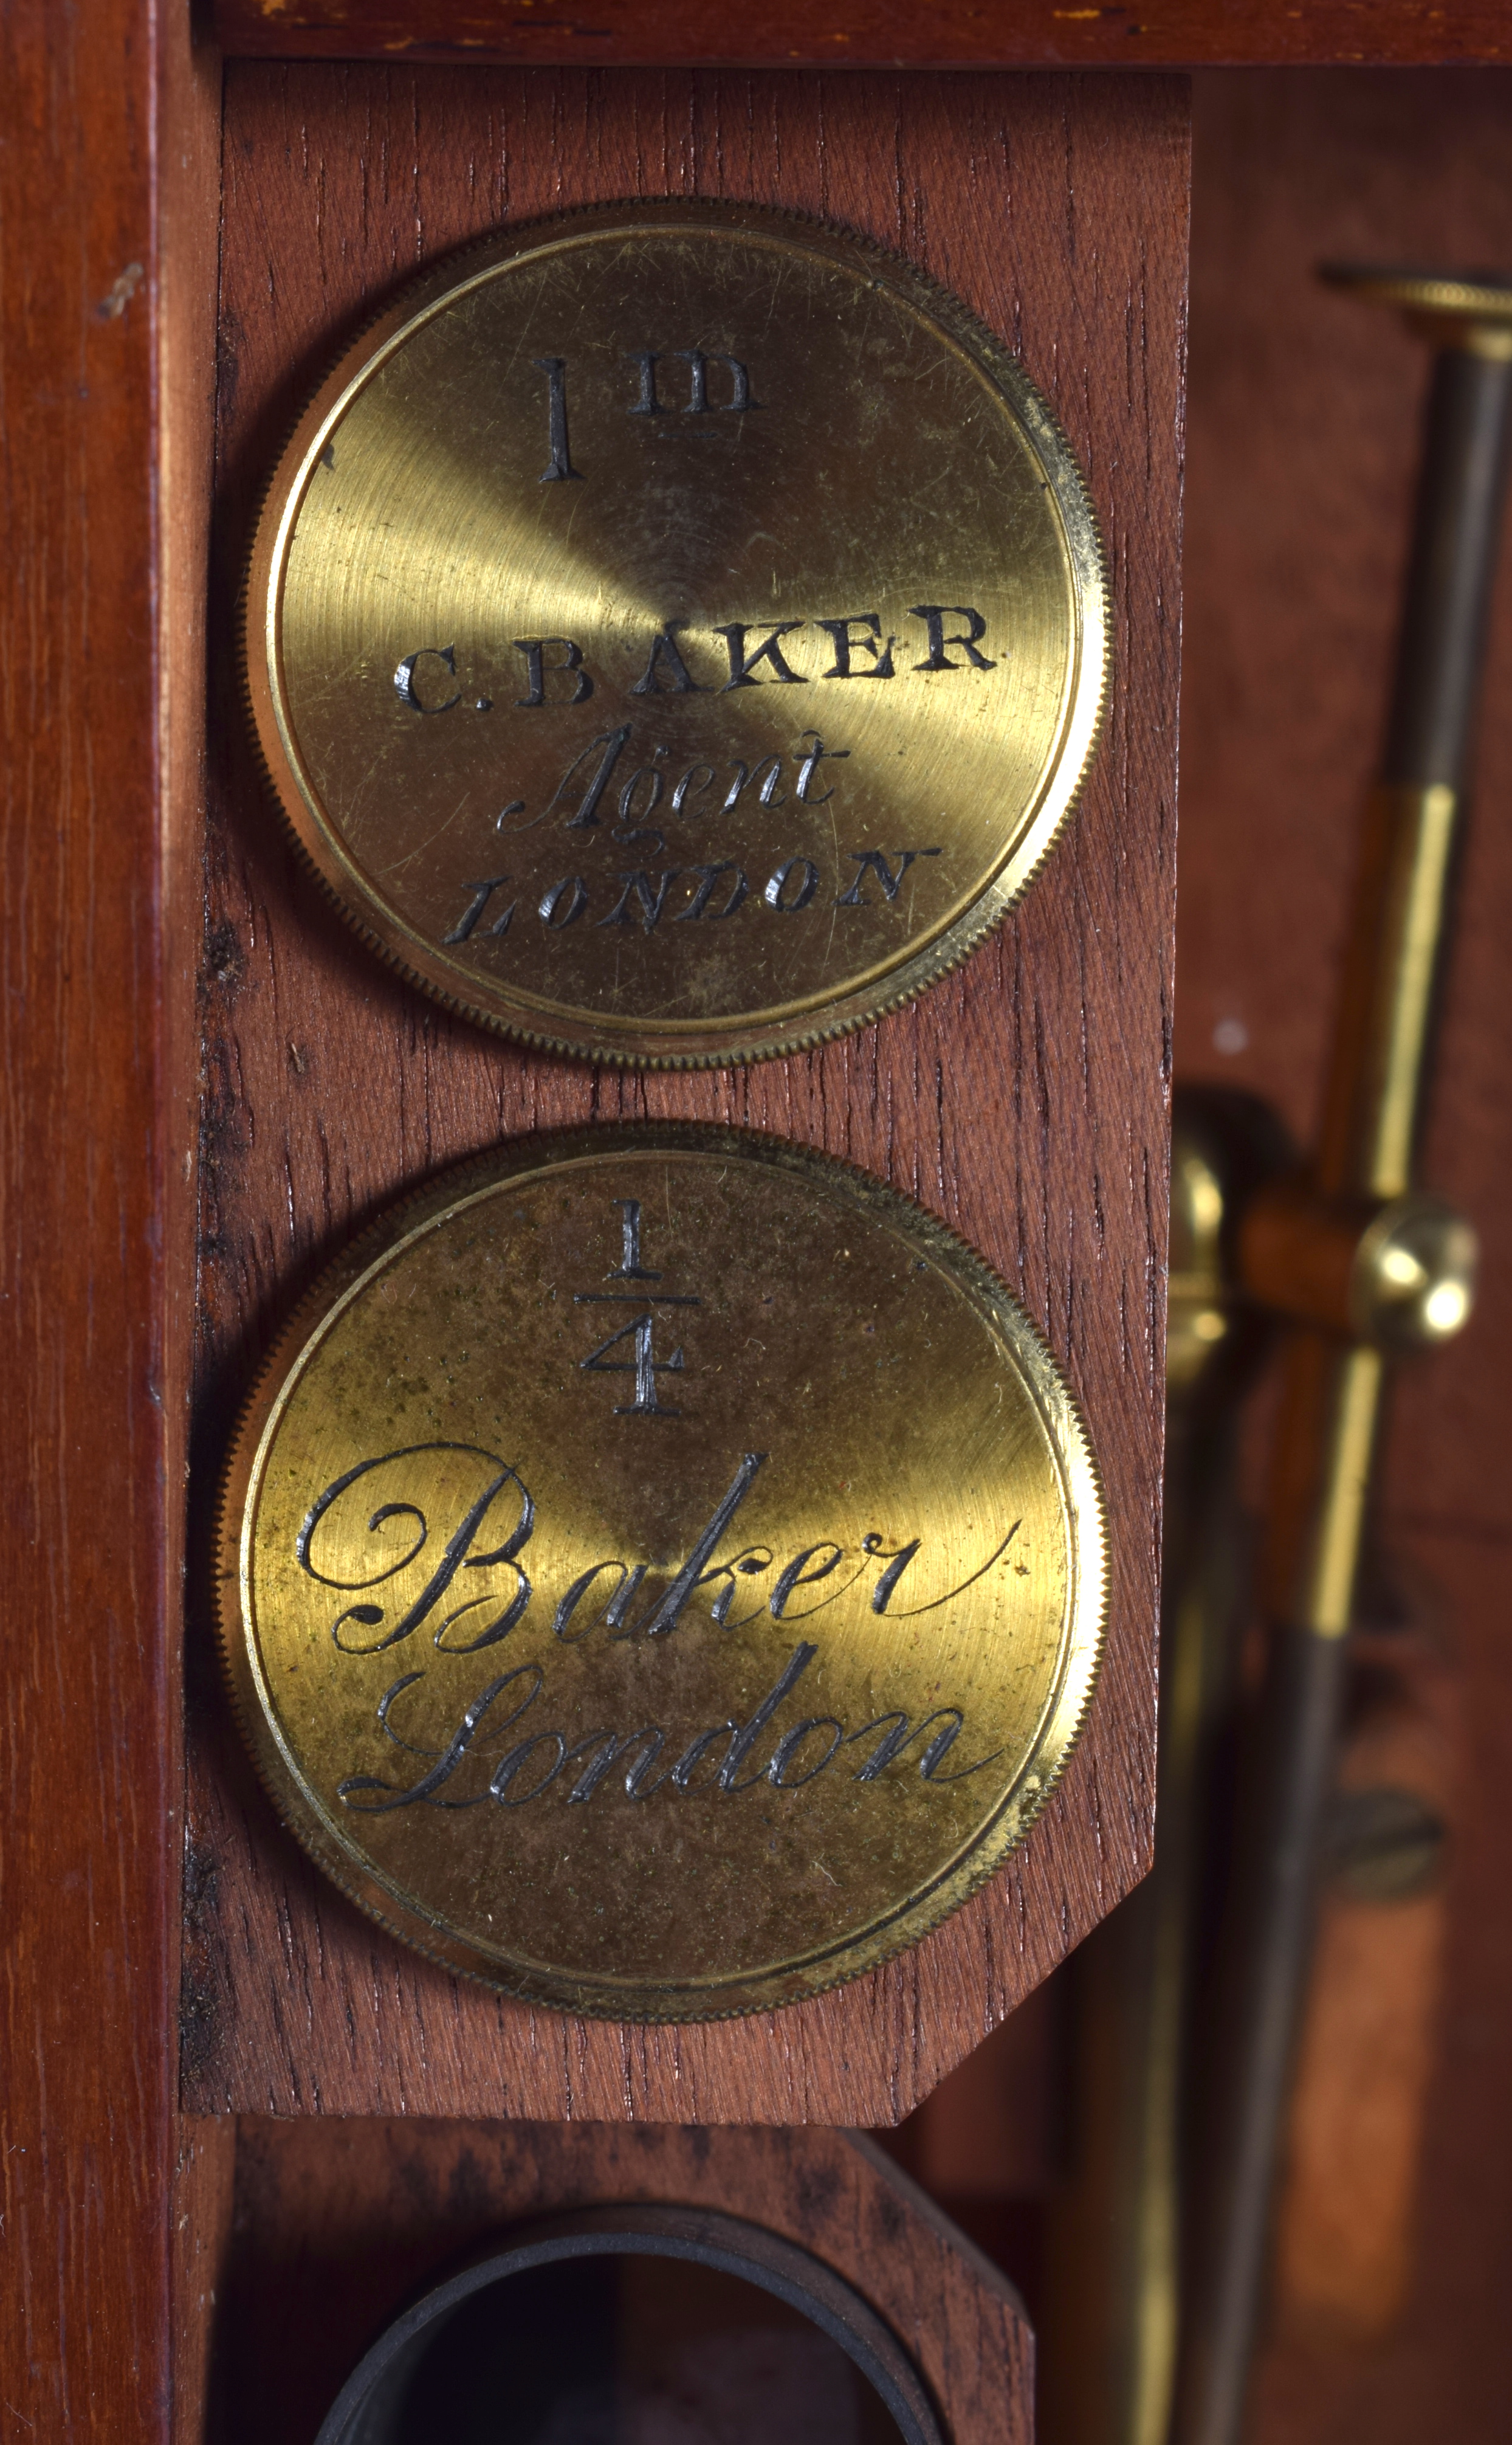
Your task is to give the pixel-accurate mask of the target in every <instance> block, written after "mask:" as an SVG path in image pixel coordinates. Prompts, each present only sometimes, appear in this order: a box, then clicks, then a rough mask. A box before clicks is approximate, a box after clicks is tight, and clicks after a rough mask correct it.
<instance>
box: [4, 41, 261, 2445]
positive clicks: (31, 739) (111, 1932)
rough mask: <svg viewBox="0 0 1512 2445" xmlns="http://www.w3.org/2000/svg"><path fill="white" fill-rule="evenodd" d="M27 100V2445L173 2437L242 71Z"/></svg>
mask: <svg viewBox="0 0 1512 2445" xmlns="http://www.w3.org/2000/svg"><path fill="white" fill-rule="evenodd" d="M0 90H3V92H4V94H5V126H4V135H3V140H0V425H3V431H4V448H3V451H0V634H3V636H4V641H5V644H4V667H3V676H0V732H3V738H0V808H3V816H0V844H3V846H0V858H3V881H0V1030H3V1036H0V1380H3V1382H4V1387H5V1495H4V1502H3V1503H0V1586H3V1588H4V1602H5V1650H6V1672H5V1741H4V1751H3V1760H4V1763H3V1769H0V1916H3V1924H4V1969H3V1971H0V2065H3V2072H0V2100H3V2104H0V2115H3V2120H0V2428H3V2432H4V2435H5V2436H6V2437H7V2438H8V2439H9V2438H12V2437H13V2438H16V2439H27V2438H31V2437H35V2438H39V2439H40V2438H43V2437H48V2438H51V2437H65V2436H77V2437H83V2436H101V2437H103V2436H119V2437H121V2438H126V2437H130V2438H133V2439H137V2438H140V2439H143V2440H146V2439H149V2438H151V2439H155V2440H162V2445H166V2438H167V2435H168V2420H169V2398H170V2385H171V2370H170V2332H171V2330H170V2291H171V2261H172V2252H171V2246H170V2233H171V2209H172V2202H171V2184H172V2177H173V2171H174V2115H175V2044H174V2029H175V2011H174V2007H175V1987H176V1961H177V1946H178V1928H179V1906H178V1888H179V1861H180V1856H181V1847H182V1819H181V1814H180V1805H181V1792H180V1772H181V1752H180V1743H179V1737H178V1726H179V1690H178V1678H179V1675H178V1664H179V1654H180V1635H179V1625H180V1619H181V1563H182V1555H183V1534H182V1515H183V1489H184V1465H185V1451H186V1444H187V1396H188V1372H189V1371H188V1359H189V1347H190V1336H189V1332H188V1304H189V1303H188V1299H187V1297H185V1296H184V1294H185V1293H186V1292H187V1289H188V1286H189V1285H190V1284H191V1282H192V1280H193V1223H194V1212H193V1204H192V1200H191V1197H190V1194H189V1184H188V1173H187V1170H186V1161H187V1157H188V1153H189V1150H190V1148H192V1146H193V1142H194V1141H193V1130H192V1129H191V1127H190V1126H189V1124H190V1116H191V1099H192V1081H193V1068H192V1066H191V1065H189V1064H188V1063H187V1062H186V1061H185V1059H184V1057H183V1056H184V1055H186V1053H187V1051H188V1035H189V1026H190V1023H192V1017H193V994H192V977H193V957H192V951H193V933H192V932H191V935H190V940H189V949H190V954H191V956H190V957H189V958H188V959H187V960H186V957H185V949H186V945H185V941H184V936H183V932H182V926H181V920H182V917H183V915H184V912H185V910H186V907H192V905H193V899H192V887H193V877H192V875H190V876H189V877H187V878H186V877H185V876H184V874H183V870H182V868H181V867H180V865H179V863H178V859H179V854H180V851H181V850H182V849H183V848H184V846H185V845H186V843H187V842H188V831H187V828H186V826H185V824H184V822H183V820H182V818H183V815H184V802H185V799H186V797H192V793H193V791H194V785H195V781H196V779H197V773H198V765H199V754H198V740H199V739H200V737H202V735H203V719H204V687H203V675H204V656H203V625H202V616H201V615H202V607H203V602H204V557H205V554H204V544H205V535H206V527H207V520H208V510H209V492H210V449H209V445H210V417H209V407H210V397H211V394H210V385H209V383H208V381H207V380H206V373H207V369H208V368H209V367H210V365H211V364H212V336H213V335H212V327H211V322H210V316H211V312H212V302H211V301H212V292H213V243H214V196H215V186H216V177H215V159H214V143H213V137H214V135H215V134H216V133H218V126H219V80H218V76H217V77H216V78H215V80H214V84H213V92H212V96H211V102H212V107H210V108H209V109H207V97H206V92H205V88H204V84H203V81H202V80H201V79H199V78H197V77H196V74H195V72H194V68H193V66H192V64H191V62H190V59H189V56H188V25H187V18H186V19H184V20H183V21H182V22H180V21H179V20H178V18H177V17H175V15H174V14H173V12H169V14H168V16H167V18H166V19H163V20H159V19H158V18H157V16H155V14H154V12H153V10H152V9H150V8H149V7H147V6H146V5H144V0H98V5H97V6H95V7H93V8H91V9H90V10H89V11H88V12H87V17H85V16H83V15H81V14H79V13H72V12H68V11H59V10H57V9H53V8H51V7H49V6H47V5H46V0H17V5H14V6H11V7H9V8H7V9H5V10H4V12H3V15H0ZM170 121H172V123H173V130H174V142H173V144H172V145H171V146H170V145H165V144H163V143H162V142H161V139H162V137H163V134H164V132H165V130H166V128H167V126H168V124H169V122H170ZM207 134H208V135H209V136H210V137H211V139H212V141H211V144H210V158H209V163H208V175H207V164H206V161H205V159H204V157H203V152H202V146H203V144H204V141H205V140H206V138H207ZM207 204H208V205H209V207H210V217H209V220H208V224H207V222H206V219H205V215H204V211H203V207H204V206H205V205H207ZM207 226H208V232H209V236H210V242H211V260H210V264H209V266H208V267H207V264H206V262H205V260H204V254H203V245H202V241H203V237H204V235H205V232H206V229H207ZM171 244H172V245H173V246H174V247H175V248H177V249H179V250H181V252H179V253H178V254H176V255H175V260H182V261H183V262H184V263H185V264H186V265H188V266H190V267H193V268H194V271H196V273H197V279H194V278H192V279H191V280H189V281H188V282H187V283H186V284H185V285H184V287H183V288H182V289H181V290H175V291H174V292H173V293H169V290H168V289H166V288H165V284H164V280H163V271H164V262H165V257H166V254H167V252H168V251H169V248H170V245H171ZM168 482H172V483H173V484H174V485H175V488H176V490H177V492H178V495H179V506H178V508H177V510H176V512H175V517H174V519H173V520H172V521H167V520H165V519H164V518H163V516H162V501H163V489H162V488H163V486H164V484H165V483H168ZM185 881H187V882H188V884H189V887H190V889H189V893H188V894H187V895H186V892H185V891H184V890H181V889H180V888H179V885H180V883H181V882H185Z"/></svg>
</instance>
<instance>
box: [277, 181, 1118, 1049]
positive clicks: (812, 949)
mask: <svg viewBox="0 0 1512 2445" xmlns="http://www.w3.org/2000/svg"><path fill="white" fill-rule="evenodd" d="M246 623H247V625H246V639H245V644H246V653H247V671H248V682H249V692H250V698H251V703H252V709H253V714H254V719H255V721H256V725H257V731H258V736H259V739H260V743H261V746H262V750H263V755H264V758H265V761H266V763H267V768H268V771H269V773H270V775H271V777H272V780H273V783H274V786H275V789H276V791H277V793H278V795H279V798H280V801H281V803H282V805H283V807H284V810H285V812H286V815H287V817H288V820H289V822H290V823H291V825H292V827H293V829H294V831H295V833H296V835H297V838H298V840H299V842H300V844H301V846H302V848H303V849H304V852H305V854H306V855H307V857H308V858H309V859H310V861H311V862H312V863H313V865H314V866H315V868H316V869H317V870H318V872H319V873H320V875H321V876H322V878H323V881H324V882H325V883H326V885H327V886H328V887H329V888H330V889H331V891H332V892H333V893H334V894H335V896H336V898H337V900H338V902H339V904H340V905H341V907H342V909H343V910H344V911H345V913H346V914H347V916H348V917H349V918H350V919H351V920H352V921H353V922H354V923H355V924H357V925H358V926H359V927H360V929H361V930H362V931H363V932H364V933H365V934H366V935H367V937H368V939H369V940H370V942H372V943H374V944H375V945H376V946H377V947H378V949H380V950H381V951H382V952H384V953H385V954H386V955H387V956H388V957H389V958H390V959H392V960H393V961H396V963H397V964H398V965H399V966H401V967H402V968H403V969H404V970H405V972H406V973H407V974H408V975H409V976H411V977H412V978H413V979H414V980H415V981H416V982H418V983H420V984H422V985H424V986H425V987H426V988H427V989H428V990H429V991H431V992H433V993H434V994H437V995H439V996H440V997H441V998H442V999H444V1000H447V1001H449V1002H451V1003H452V1004H454V1005H456V1006H458V1007H460V1008H461V1009H463V1010H465V1011H467V1012H468V1013H469V1014H470V1016H471V1017H474V1018H478V1019H481V1020H483V1021H485V1022H486V1023H487V1024H489V1025H491V1026H495V1027H499V1028H502V1029H504V1030H506V1031H507V1032H509V1033H511V1034H513V1035H516V1036H522V1037H524V1038H526V1039H527V1040H529V1041H531V1042H535V1043H538V1044H543V1045H549V1046H552V1047H555V1048H557V1049H564V1050H567V1051H570V1052H574V1053H581V1054H587V1053H592V1054H595V1055H599V1056H600V1057H607V1058H609V1059H612V1060H617V1061H629V1062H647V1063H655V1064H663V1065H673V1066H676V1065H679V1064H682V1065H687V1064H695V1063H707V1062H712V1061H721V1060H732V1059H736V1058H749V1057H755V1056H757V1055H765V1054H770V1053H775V1052H780V1051H782V1050H783V1049H784V1048H790V1047H792V1046H795V1045H801V1044H803V1043H809V1042H813V1041H815V1040H817V1039H818V1038H820V1037H822V1036H828V1035H833V1034H835V1033H837V1032H839V1031H840V1030H842V1029H844V1028H847V1027H851V1026H855V1025H857V1024H859V1023H860V1022H861V1021H862V1020H864V1019H866V1018H868V1017H875V1016H876V1014H877V1013H878V1012H879V1011H881V1010H883V1009H887V1008H891V1007H894V1005H895V1004H897V1003H899V1002H901V1001H903V1000H905V999H908V997H909V996H911V995H912V994H914V993H916V992H918V991H919V990H920V989H921V988H922V987H923V986H925V985H927V984H928V983H929V982H931V980H932V979H934V978H935V977H937V976H938V975H940V974H941V973H942V971H943V970H944V969H946V968H947V967H949V966H950V965H952V964H953V963H954V962H956V961H959V960H960V959H962V958H963V957H964V956H965V955H966V953H967V952H968V950H969V949H970V947H971V946H972V944H973V943H975V942H977V941H978V940H979V939H980V938H981V936H982V935H983V934H984V933H985V932H986V930H987V928H989V927H990V926H991V925H992V924H995V923H996V921H997V920H998V918H999V917H1001V915H1002V914H1003V912H1004V910H1005V908H1006V907H1007V906H1008V905H1010V903H1011V902H1012V901H1013V900H1015V899H1016V898H1017V897H1018V895H1019V894H1020V892H1022V890H1023V887H1024V886H1025V884H1026V883H1027V881H1028V880H1029V878H1030V876H1031V875H1032V873H1033V872H1034V870H1035V868H1037V866H1038V865H1039V863H1040V862H1041V860H1042V858H1043V856H1044V855H1045V852H1046V850H1047V849H1048V848H1049V847H1050V845H1051V842H1052V841H1053V839H1054V837H1055V834H1056V832H1057V831H1058V829H1059V827H1060V824H1061V823H1062V822H1063V820H1064V818H1065V816H1066V814H1067V812H1068V810H1069V809H1070V807H1071V805H1072V803H1073V800H1074V798H1075V796H1076V793H1077V792H1078V790H1079V786H1080V782H1081V778H1082V775H1083V773H1084V771H1085V768H1086V765H1087V762H1088V760H1089V758H1090V756H1091V754H1092V750H1093V746H1094V743H1095V739H1096V736H1097V727H1098V723H1099V720H1100V716H1101V704H1102V696H1103V689H1104V682H1105V671H1106V662H1107V631H1108V615H1107V605H1106V598H1105V587H1104V580H1103V572H1102V561H1101V554H1100V549H1099V545H1098V541H1097V532H1096V528H1095V525H1094V521H1093V518H1092V514H1091V511H1090V509H1089V507H1088V503H1087V499H1086V495H1085V493H1084V491H1083V488H1082V485H1081V480H1080V477H1079V474H1078V472H1077V469H1076V467H1075V465H1074V463H1073V461H1072V459H1071V457H1070V454H1069V451H1068V449H1067V447H1066V444H1065V442H1064V439H1062V437H1061V435H1060V431H1059V428H1058V427H1057V425H1056V423H1055V420H1054V419H1053V418H1052V416H1051V414H1050V411H1049V409H1048V408H1047V407H1046V405H1045V403H1044V401H1042V399H1041V398H1040V396H1039V395H1038V393H1037V392H1036V391H1035V390H1034V389H1033V387H1032V385H1031V384H1030V383H1029V382H1028V381H1027V379H1026V378H1025V376H1024V375H1023V371H1022V369H1021V368H1020V367H1019V366H1018V364H1016V363H1015V361H1014V360H1013V359H1012V358H1011V357H1010V356H1009V355H1008V354H1007V352H1006V351H1005V349H1004V348H1003V347H1002V346H1001V345H999V344H998V343H997V342H996V341H995V340H994V339H993V338H992V337H991V336H990V335H989V334H988V333H987V332H986V330H985V329H984V328H983V327H982V326H981V325H979V324H978V323H976V322H975V321H974V320H973V318H972V317H971V316H970V315H969V314H968V312H967V310H966V308H964V307H963V306H961V305H960V304H959V303H958V302H957V301H956V300H954V299H952V298H950V297H949V296H947V295H946V294H945V293H944V292H943V291H941V290H939V289H935V288H934V287H933V286H932V285H931V284H930V283H929V282H927V281H925V280H924V279H923V278H922V277H921V276H920V275H919V274H918V273H916V272H914V271H913V270H912V269H911V268H910V267H909V266H908V265H906V264H905V263H903V262H901V261H899V260H897V259H896V258H894V257H893V256H891V255H888V254H885V253H883V252H880V251H879V250H877V249H875V248H873V247H871V246H868V245H863V244H862V243H861V242H859V241H857V240H854V239H851V238H849V237H846V236H845V235H843V234H842V233H839V232H836V231H832V230H829V229H827V228H825V227H823V226H822V225H821V224H819V223H816V222H809V221H805V220H802V219H801V218H799V217H798V216H796V215H792V216H788V215H771V214H769V215H761V214H757V213H753V212H749V211H746V210H738V211H737V210H734V209H725V208H721V207H720V206H718V205H714V204H676V203H673V204H656V205H620V206H615V207H611V208H605V209H602V210H595V211H592V212H585V213H581V214H578V215H569V216H567V217H565V218H562V219H559V220H555V221H551V222H544V223H537V224H534V225H532V226H530V227H526V228H521V229H518V230H513V231H509V232H507V233H505V234H504V235H503V236H501V237H496V238H493V239H490V240H489V241H488V242H487V243H486V244H484V245H482V246H481V247H475V248H473V249H471V250H470V251H468V252H466V253H464V254H462V255H460V256H456V257H453V258H452V259H451V260H450V261H448V262H447V263H446V264H444V265H442V266H441V267H440V268H439V269H438V270H436V271H432V272H430V273H428V274H427V275H426V276H425V277H424V278H423V279H422V280H420V281H419V282H418V283H416V284H415V285H413V286H412V287H411V288H409V289H407V290H406V291H405V292H404V294H403V295H402V297H401V298H400V299H399V300H398V302H397V303H396V305H395V306H393V307H392V308H390V309H389V310H388V311H386V312H385V313H384V314H383V315H382V316H381V317H380V318H379V320H378V322H377V323H375V324H374V325H373V327H371V328H370V329H369V330H368V332H367V333H366V334H365V335H364V336H363V337H362V338H361V339H360V341H359V342H358V343H357V344H356V345H354V346H353V347H352V348H351V349H350V350H349V351H348V353H347V354H346V355H345V357H343V359H342V360H341V364H340V365H339V366H338V367H337V369H336V371H335V372H334V373H333V374H332V376H331V377H330V379H329V380H328V381H327V382H326V383H325V384H324V385H323V388H322V390H321V391H320V393H319V394H318V396H317V398H316V399H315V401H313V402H312V404H311V406H310V408H309V410H308V411H307V413H306V414H305V416H304V419H303V420H302V421H301V423H300V425H299V427H298V430H297V431H296V433H295V435H294V437H293V439H292V440H291V441H290V443H289V445H288V448H287V449H286V453H285V455H284V457H283V459H282V461H281V463H280V465H279V467H278V470H277V472H276V474H275V476H274V479H273V483H272V487H271V491H270V493H269V495H268V498H267V504H266V507H265V510H264V513H263V517H262V520H261V523H260V527H259V531H258V535H257V540H256V545H255V549H254V551H253V555H252V562H251V568H250V574H249V586H248V593H247V610H246Z"/></svg>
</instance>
